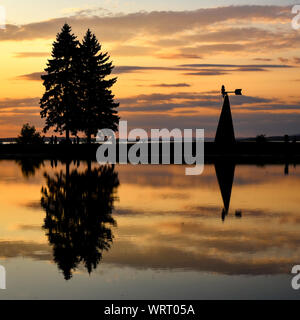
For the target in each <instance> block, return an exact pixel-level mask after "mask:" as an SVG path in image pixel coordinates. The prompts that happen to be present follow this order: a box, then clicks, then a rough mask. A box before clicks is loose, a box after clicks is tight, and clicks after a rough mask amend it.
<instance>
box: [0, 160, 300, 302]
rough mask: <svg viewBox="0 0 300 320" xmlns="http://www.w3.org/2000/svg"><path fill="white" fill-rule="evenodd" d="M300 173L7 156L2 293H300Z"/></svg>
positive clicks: (0, 220) (1, 219)
mask: <svg viewBox="0 0 300 320" xmlns="http://www.w3.org/2000/svg"><path fill="white" fill-rule="evenodd" d="M299 190H300V171H299V168H298V167H294V166H289V167H287V166H282V165H268V166H264V167H263V166H260V167H259V166H248V165H236V166H235V165H233V164H230V163H227V164H217V165H206V166H205V170H204V173H203V175H201V176H185V167H184V166H175V165H169V166H152V165H149V166H131V165H128V166H115V167H108V166H106V167H103V166H102V167H101V166H100V165H98V164H97V163H85V162H81V163H78V162H72V163H61V162H58V163H54V162H50V161H44V162H39V161H33V162H32V161H28V160H27V161H25V160H23V161H12V160H10V161H4V160H2V161H0V199H1V201H0V264H1V265H3V266H4V267H5V268H6V272H7V289H6V290H0V299H245V298H249V299H287V298H293V299H298V298H299V297H300V291H299V292H298V291H295V290H293V289H292V288H291V278H292V275H291V269H292V267H293V265H295V264H300V246H299V245H300V211H299V210H300V209H299V208H300V197H299Z"/></svg>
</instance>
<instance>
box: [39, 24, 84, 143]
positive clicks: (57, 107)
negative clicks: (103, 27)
mask: <svg viewBox="0 0 300 320" xmlns="http://www.w3.org/2000/svg"><path fill="white" fill-rule="evenodd" d="M71 32H72V30H71V27H70V26H69V25H68V24H65V25H64V26H63V28H62V29H61V32H60V33H59V34H57V37H56V41H55V42H54V43H53V48H52V59H50V60H48V64H47V68H46V69H45V71H46V75H43V76H42V80H44V83H43V84H44V86H45V93H44V95H43V97H42V99H41V101H40V106H41V109H42V111H41V117H42V118H46V126H45V128H44V132H47V131H48V130H49V129H50V128H51V127H55V131H56V132H59V133H61V134H62V133H63V132H64V131H65V132H66V140H67V141H69V140H70V132H72V133H73V134H76V133H77V128H76V127H77V126H78V124H77V122H78V118H79V106H78V99H77V98H78V73H77V70H78V58H79V41H77V39H76V36H75V35H74V34H72V33H71Z"/></svg>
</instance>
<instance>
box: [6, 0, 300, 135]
mask: <svg viewBox="0 0 300 320" xmlns="http://www.w3.org/2000/svg"><path fill="white" fill-rule="evenodd" d="M293 4H297V1H222V0H221V1H196V0H186V1H182V0H172V1H171V0H168V1H158V0H152V1H148V0H139V1H131V0H129V1H126V0H125V1H121V0H102V1H99V0H86V1H82V0H73V1H68V0H60V1H51V2H49V3H48V2H47V3H46V2H45V1H39V0H31V1H29V0H28V1H21V0H9V1H6V0H5V1H0V5H2V6H3V7H5V9H6V28H5V29H3V30H0V50H1V51H0V52H1V59H0V68H1V69H0V70H1V73H0V83H1V88H0V137H15V136H17V135H18V133H19V131H20V128H21V126H22V124H24V123H26V122H29V123H30V124H34V125H35V126H36V127H37V128H38V130H42V128H43V125H44V122H43V120H41V119H40V115H39V112H40V109H39V99H40V98H41V96H42V95H43V92H44V88H43V85H42V82H41V81H40V75H41V73H42V72H43V70H44V68H45V67H46V63H47V59H48V58H49V55H50V52H51V46H52V43H53V41H54V40H55V36H56V34H57V33H58V32H59V31H60V28H61V27H62V25H63V24H64V23H65V22H67V23H69V24H70V25H71V26H72V29H73V32H74V33H75V34H76V35H77V36H78V39H79V40H81V39H82V37H83V35H84V33H85V32H86V30H87V28H91V30H92V31H93V32H94V33H95V34H96V36H97V37H98V39H99V41H100V42H101V44H102V48H103V50H104V51H108V52H109V54H110V56H111V59H112V60H113V63H114V65H115V70H114V76H117V77H118V81H117V84H116V85H115V86H114V88H113V93H114V94H115V97H116V99H117V100H118V101H119V102H120V107H119V112H120V116H121V119H122V120H127V121H128V125H129V127H130V128H144V129H146V130H150V129H152V128H153V129H155V128H168V129H173V128H180V129H185V128H186V129H189V128H192V129H195V128H199V129H200V128H201V129H202V128H204V129H205V135H206V136H207V137H213V136H214V134H215V131H216V126H217V122H218V117H219V115H220V110H221V103H222V101H221V97H220V94H219V92H220V88H221V86H222V85H223V84H224V85H225V86H226V87H227V89H230V90H234V89H236V88H242V89H243V92H244V96H242V97H234V96H233V97H231V105H232V113H233V121H234V125H235V130H236V135H237V136H239V137H246V136H255V135H258V134H267V135H283V134H300V126H299V124H300V91H299V86H300V74H299V67H300V29H299V30H294V29H293V28H292V26H291V21H292V19H293V18H294V17H295V14H293V13H292V12H291V10H292V6H293ZM299 4H300V1H299ZM299 22H300V19H299ZM49 134H52V132H50V133H49Z"/></svg>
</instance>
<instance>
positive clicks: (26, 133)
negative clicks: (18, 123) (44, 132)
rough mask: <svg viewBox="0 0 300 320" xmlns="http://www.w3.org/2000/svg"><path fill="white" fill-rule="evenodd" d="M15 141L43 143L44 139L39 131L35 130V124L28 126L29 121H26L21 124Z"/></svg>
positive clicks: (20, 142)
mask: <svg viewBox="0 0 300 320" xmlns="http://www.w3.org/2000/svg"><path fill="white" fill-rule="evenodd" d="M16 142H17V143H18V144H43V143H44V139H43V137H42V136H41V135H40V133H39V132H37V131H36V129H35V126H30V125H29V123H26V124H24V125H23V127H22V129H21V133H20V135H19V136H18V138H17V139H16Z"/></svg>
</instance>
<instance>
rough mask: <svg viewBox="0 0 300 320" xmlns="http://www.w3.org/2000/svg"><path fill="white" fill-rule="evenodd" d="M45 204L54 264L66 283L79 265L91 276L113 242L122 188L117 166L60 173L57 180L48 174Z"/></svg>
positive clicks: (45, 226) (45, 224)
mask: <svg viewBox="0 0 300 320" xmlns="http://www.w3.org/2000/svg"><path fill="white" fill-rule="evenodd" d="M45 178H46V186H45V187H43V188H42V198H41V205H42V207H43V208H44V210H45V211H46V218H45V221H44V229H45V230H46V232H47V236H48V239H49V242H50V244H51V245H52V246H53V254H54V261H55V262H56V263H57V264H58V267H59V269H60V270H62V272H63V274H64V277H65V279H66V280H68V279H70V278H71V277H72V272H73V271H75V270H76V268H77V267H78V265H79V263H83V264H84V266H85V268H86V269H87V271H88V272H89V273H91V272H92V271H93V270H94V269H96V268H97V265H98V264H99V262H100V261H101V259H102V252H103V251H104V250H108V249H109V248H110V246H111V243H112V241H113V234H112V231H111V228H110V226H113V225H116V222H115V220H114V219H113V217H112V216H111V214H112V210H113V207H114V201H115V193H116V189H117V187H118V186H119V179H118V174H117V173H116V172H115V170H114V167H113V166H108V165H106V166H101V167H99V168H95V169H91V166H90V165H89V167H88V169H87V170H86V171H85V172H83V173H80V172H78V171H77V170H73V171H72V172H71V173H70V172H69V164H67V165H66V173H63V172H62V171H60V172H59V173H56V174H55V176H54V177H50V176H49V175H48V174H46V173H45Z"/></svg>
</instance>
